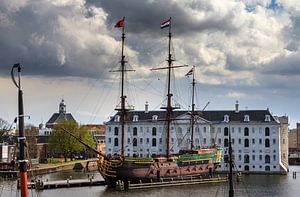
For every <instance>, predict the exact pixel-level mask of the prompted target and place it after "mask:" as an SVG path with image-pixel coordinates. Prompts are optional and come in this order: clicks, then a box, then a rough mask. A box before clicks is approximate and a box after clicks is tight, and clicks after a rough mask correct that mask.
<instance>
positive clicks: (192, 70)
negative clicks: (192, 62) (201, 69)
mask: <svg viewBox="0 0 300 197" xmlns="http://www.w3.org/2000/svg"><path fill="white" fill-rule="evenodd" d="M193 72H194V69H193V68H192V69H191V70H190V71H189V72H188V73H186V74H185V76H190V75H192V74H193Z"/></svg>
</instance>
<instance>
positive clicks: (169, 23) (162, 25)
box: [160, 19, 171, 29]
mask: <svg viewBox="0 0 300 197" xmlns="http://www.w3.org/2000/svg"><path fill="white" fill-rule="evenodd" d="M170 25H171V19H168V20H166V21H164V22H162V23H161V24H160V28H161V29H163V28H166V27H169V26H170Z"/></svg>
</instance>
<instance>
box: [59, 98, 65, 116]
mask: <svg viewBox="0 0 300 197" xmlns="http://www.w3.org/2000/svg"><path fill="white" fill-rule="evenodd" d="M66 111H67V110H66V104H65V101H64V99H62V100H61V102H60V104H59V113H64V114H65V113H66Z"/></svg>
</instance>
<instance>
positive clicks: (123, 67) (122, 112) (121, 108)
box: [110, 17, 135, 156]
mask: <svg viewBox="0 0 300 197" xmlns="http://www.w3.org/2000/svg"><path fill="white" fill-rule="evenodd" d="M117 24H118V26H117V25H116V26H115V27H122V51H121V61H120V63H121V69H120V70H113V71H110V72H121V97H120V98H121V106H117V107H116V109H115V110H117V111H119V112H120V123H121V155H122V156H124V150H125V121H126V113H127V111H129V110H133V106H128V107H126V98H127V97H126V95H124V85H125V73H126V72H128V71H135V70H128V69H126V63H127V61H126V60H125V55H124V43H125V17H123V19H122V20H121V21H119V22H118V23H117Z"/></svg>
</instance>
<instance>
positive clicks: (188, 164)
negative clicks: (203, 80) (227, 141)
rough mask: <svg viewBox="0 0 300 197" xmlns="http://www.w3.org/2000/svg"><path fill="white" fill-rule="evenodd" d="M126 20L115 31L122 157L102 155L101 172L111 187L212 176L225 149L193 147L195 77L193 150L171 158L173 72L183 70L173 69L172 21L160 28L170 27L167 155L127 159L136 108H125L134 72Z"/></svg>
mask: <svg viewBox="0 0 300 197" xmlns="http://www.w3.org/2000/svg"><path fill="white" fill-rule="evenodd" d="M124 26H125V18H123V19H122V20H120V21H119V22H118V23H117V24H116V25H115V27H117V28H122V54H121V61H120V63H121V68H120V69H119V70H116V72H121V97H120V98H121V101H120V105H119V107H117V108H116V110H117V111H118V113H117V114H118V115H119V117H120V121H119V122H120V128H121V149H120V154H114V155H113V156H106V155H104V154H102V153H101V154H100V156H99V161H98V169H99V172H100V173H101V175H102V176H103V178H104V179H105V181H106V182H107V184H108V186H109V187H115V186H116V182H117V181H123V182H124V183H125V185H126V183H128V181H130V182H131V183H134V182H140V181H143V182H150V181H160V180H162V179H164V178H181V179H182V178H184V177H189V176H193V175H202V176H210V175H212V173H213V172H214V171H215V170H216V169H217V168H218V166H219V164H220V162H221V159H222V148H218V147H212V148H198V149H196V148H195V147H194V144H193V141H194V139H193V138H194V124H195V122H196V121H195V119H196V118H197V113H196V112H195V104H194V88H195V78H194V74H193V83H192V84H193V104H192V111H191V112H190V120H191V130H192V132H191V144H190V149H188V150H181V151H179V153H176V154H171V151H170V149H171V147H170V132H171V131H170V130H171V124H172V121H174V118H173V117H174V115H173V114H174V112H176V111H174V110H176V109H178V107H177V106H174V105H173V104H172V96H173V94H172V93H171V88H170V86H171V84H170V83H171V71H172V69H174V68H177V67H182V66H174V65H173V61H174V59H173V57H172V54H171V38H172V33H171V18H170V19H168V20H167V21H165V22H163V23H162V24H161V28H165V27H168V28H169V34H168V40H169V42H168V59H167V63H168V65H167V66H166V67H164V68H156V69H152V70H158V69H166V70H167V72H168V75H167V81H168V84H167V103H166V105H165V106H163V107H161V109H163V110H165V125H166V139H165V140H166V154H164V155H158V156H155V155H153V156H152V157H139V156H135V157H133V156H132V157H130V156H125V154H124V149H125V142H124V141H125V125H126V122H127V120H128V114H129V111H130V110H133V108H131V107H128V106H127V105H126V103H127V102H126V98H127V97H126V96H125V95H124V76H125V73H126V72H128V71H131V70H129V69H126V61H125V56H124V41H125V32H124Z"/></svg>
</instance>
